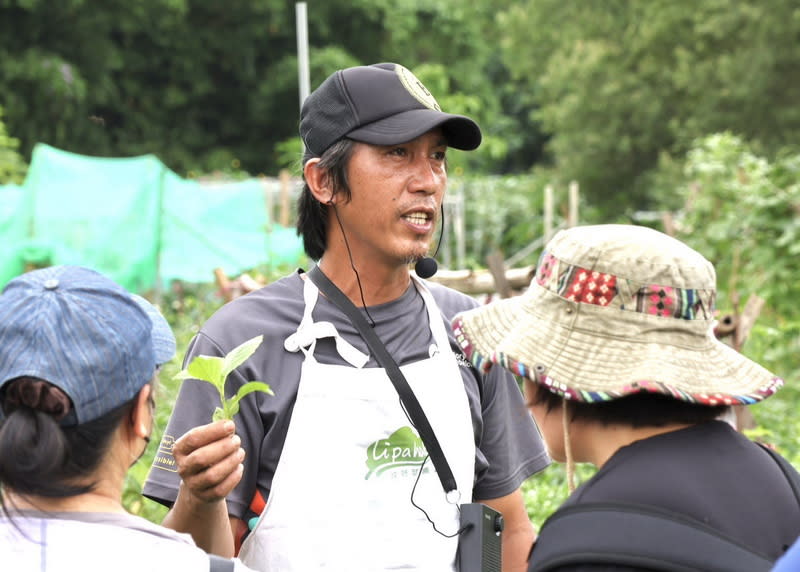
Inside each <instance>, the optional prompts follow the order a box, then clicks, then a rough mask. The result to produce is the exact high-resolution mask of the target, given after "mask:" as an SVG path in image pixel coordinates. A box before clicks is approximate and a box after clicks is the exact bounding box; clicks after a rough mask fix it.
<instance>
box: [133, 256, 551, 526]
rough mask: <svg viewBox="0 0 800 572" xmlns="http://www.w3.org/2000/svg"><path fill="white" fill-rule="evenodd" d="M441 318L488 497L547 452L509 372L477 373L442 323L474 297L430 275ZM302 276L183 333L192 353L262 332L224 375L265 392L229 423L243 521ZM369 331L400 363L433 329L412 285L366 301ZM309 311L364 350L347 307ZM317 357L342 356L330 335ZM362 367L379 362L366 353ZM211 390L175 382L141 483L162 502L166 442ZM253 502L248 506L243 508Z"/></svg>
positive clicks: (287, 406)
mask: <svg viewBox="0 0 800 572" xmlns="http://www.w3.org/2000/svg"><path fill="white" fill-rule="evenodd" d="M426 284H427V286H428V288H429V289H430V290H431V292H432V294H433V297H434V299H435V300H436V303H437V304H438V306H439V308H440V310H441V312H442V319H443V320H444V321H445V323H446V324H447V331H448V336H449V339H450V345H451V347H452V348H453V351H454V352H455V353H456V357H457V359H458V361H459V365H460V367H459V370H460V372H461V377H462V378H463V381H464V386H465V388H466V392H467V396H468V399H469V404H470V410H471V414H472V423H473V427H474V438H475V446H476V450H477V456H476V464H475V473H476V474H475V483H474V491H473V495H474V499H475V500H488V499H493V498H497V497H501V496H504V495H506V494H509V493H511V492H513V491H514V490H516V489H517V488H518V487H519V486H520V484H521V483H522V482H523V481H524V480H525V479H526V478H528V477H529V476H531V475H532V474H534V473H536V472H538V471H540V470H542V469H544V468H545V467H546V466H547V465H548V463H549V458H548V457H547V454H546V452H545V450H544V446H543V444H542V441H541V439H540V437H539V434H538V431H537V429H536V427H535V425H534V423H533V421H532V419H531V417H530V414H529V413H528V411H527V409H526V407H525V404H524V402H523V400H522V395H521V392H520V391H519V386H518V385H517V382H516V380H515V378H514V377H513V376H511V375H510V374H508V373H506V372H505V370H503V369H502V368H492V370H491V371H490V373H489V374H487V375H485V376H484V375H481V374H479V373H478V372H477V371H476V370H475V369H474V368H473V367H472V366H471V365H470V364H469V362H468V361H467V360H466V358H464V356H463V354H462V353H461V351H460V349H459V348H458V345H457V343H456V341H455V338H454V337H453V335H452V332H451V329H450V327H449V323H450V318H452V317H453V316H454V315H455V314H456V313H458V312H460V311H464V310H467V309H469V308H472V307H475V306H476V305H477V302H476V301H475V300H474V299H473V298H471V297H469V296H466V295H464V294H461V293H460V292H457V291H455V290H452V289H450V288H446V287H444V286H441V285H439V284H435V283H431V282H428V283H426ZM304 307H305V305H304V301H303V279H302V278H301V276H300V272H297V273H293V274H291V275H289V276H287V277H285V278H282V279H281V280H278V281H276V282H274V283H272V284H269V285H268V286H266V287H264V288H262V289H260V290H258V291H256V292H252V293H250V294H248V295H246V296H243V297H241V298H237V299H236V300H234V301H233V302H230V303H229V304H226V305H225V306H223V307H222V308H221V309H220V310H219V311H218V312H217V313H215V314H214V315H213V316H212V317H211V318H210V319H209V320H208V322H206V324H205V325H204V326H203V328H202V329H201V331H200V332H199V333H198V334H197V336H196V337H195V338H194V339H193V340H192V343H191V345H190V347H189V350H188V351H187V354H186V358H185V361H186V363H188V361H189V360H190V359H191V358H192V357H193V356H196V355H212V356H213V355H216V356H221V355H225V354H226V353H227V352H228V351H230V350H231V349H232V348H234V347H236V346H238V345H239V344H241V343H242V342H244V341H246V340H248V339H250V338H253V337H255V336H258V335H262V334H263V336H264V340H263V342H262V344H261V346H260V347H259V348H258V350H256V353H255V354H253V356H252V357H251V358H250V359H248V360H247V361H246V362H245V363H244V364H243V365H242V366H241V367H239V368H238V369H237V370H236V371H235V372H233V373H232V374H231V375H230V377H229V378H228V385H227V394H228V395H231V394H233V393H235V391H236V389H237V388H238V387H239V386H240V385H242V384H243V383H245V382H247V381H253V380H255V381H263V382H265V383H268V384H269V385H270V386H271V388H272V390H273V391H274V393H275V394H274V395H267V394H264V393H260V392H258V393H252V394H250V395H248V396H247V397H245V398H244V399H243V400H242V401H241V409H240V412H239V414H238V415H237V417H236V419H235V422H236V431H237V434H238V435H239V436H240V437H241V439H242V446H243V447H244V449H245V450H246V453H247V456H246V457H245V458H246V461H245V470H244V475H243V477H242V480H241V482H240V483H239V485H238V486H237V487H236V489H235V490H234V491H233V492H232V493H231V494H230V495H229V496H228V512H229V513H230V514H231V515H232V516H235V517H238V518H241V519H243V520H245V521H247V520H249V519H250V518H252V517H253V516H255V513H257V512H258V511H259V504H260V503H259V501H255V502H254V493H255V492H256V491H257V492H258V493H260V496H261V499H262V500H263V499H266V498H267V496H268V494H269V490H270V487H271V483H272V477H273V475H274V473H275V469H276V467H277V464H278V459H279V458H280V455H281V450H282V447H283V443H284V440H285V438H286V433H287V429H288V427H289V419H290V417H291V414H292V408H293V405H294V401H295V396H296V394H297V387H298V383H299V379H300V367H301V364H302V362H303V358H304V356H303V353H302V352H295V353H292V352H289V351H287V350H285V349H284V345H283V344H284V340H285V339H286V338H287V337H289V336H290V335H291V334H293V333H294V332H295V331H296V329H297V326H298V325H299V323H300V320H301V318H302V316H303V310H304ZM368 312H369V316H370V317H371V319H372V320H373V321H374V322H375V332H376V333H377V335H378V337H379V338H380V339H381V341H382V342H383V343H384V345H385V346H386V348H387V350H388V351H389V353H390V354H391V355H392V356H393V357H394V359H395V361H397V363H398V364H399V365H404V364H407V363H412V362H416V361H419V360H422V359H426V358H427V357H428V349H429V347H430V345H431V344H432V343H433V336H432V334H431V331H430V328H429V327H428V318H427V311H426V308H425V303H424V301H423V300H422V297H421V296H420V294H419V292H417V289H416V288H415V287H414V286H413V284H412V285H410V286H409V288H408V290H406V292H405V293H404V294H403V295H402V296H401V297H400V298H398V299H396V300H394V301H392V302H388V303H386V304H381V305H378V306H371V307H369V308H368ZM313 317H314V320H315V321H329V322H331V323H333V324H334V325H335V326H336V328H337V330H338V332H339V334H340V335H341V336H342V337H343V338H345V339H346V340H347V341H348V342H350V343H351V344H353V345H354V346H355V347H356V348H358V349H359V350H361V351H362V352H364V353H365V354H369V353H370V352H369V350H368V348H367V345H366V343H365V342H364V340H363V339H362V338H361V337H360V335H359V334H358V331H357V330H356V328H355V326H353V325H352V324H351V323H350V321H349V319H348V318H347V316H346V315H345V314H344V313H342V311H341V310H339V309H338V308H337V307H336V306H335V305H333V304H332V303H331V302H329V301H328V300H327V299H326V298H325V297H323V296H320V297H319V300H318V301H317V304H316V306H315V308H314V311H313ZM314 355H315V357H316V359H317V361H319V362H320V363H325V364H340V365H346V362H344V361H343V360H342V359H341V357H340V356H339V354H338V353H337V352H336V350H335V346H334V342H333V340H332V339H321V340H319V341H318V342H317V346H316V351H315V353H314ZM366 367H378V364H377V363H376V362H375V360H374V359H373V358H372V357H371V358H370V361H369V362H368V364H367V366H366ZM218 405H219V396H218V394H217V391H216V389H215V388H213V387H212V386H211V385H210V384H208V383H205V382H201V381H197V380H192V379H189V380H186V381H185V382H184V383H183V385H182V386H181V389H180V393H179V395H178V399H177V401H176V403H175V408H174V410H173V412H172V417H171V419H170V421H169V424H168V426H167V429H166V431H165V433H164V437H163V439H162V442H161V446H160V448H159V451H158V454H157V455H156V458H155V460H154V463H153V467H152V469H151V471H150V474H149V476H148V479H147V482H146V483H145V487H144V494H145V495H146V496H147V497H149V498H152V499H154V500H156V501H158V502H161V503H163V504H167V505H170V504H171V503H172V502H173V501H174V500H175V497H176V496H177V493H178V486H179V483H180V478H179V476H178V474H177V472H176V467H175V461H174V459H173V457H172V454H171V451H172V444H173V443H174V441H175V440H176V439H177V438H179V437H180V436H181V435H183V434H184V433H185V432H186V431H188V430H189V429H191V428H192V427H195V426H198V425H204V424H206V423H209V422H210V420H211V416H212V413H213V411H214V408H215V407H217V406H218ZM251 504H253V508H254V509H255V510H253V509H251Z"/></svg>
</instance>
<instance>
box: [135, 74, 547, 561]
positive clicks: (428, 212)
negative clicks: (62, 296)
mask: <svg viewBox="0 0 800 572" xmlns="http://www.w3.org/2000/svg"><path fill="white" fill-rule="evenodd" d="M300 135H301V137H302V139H303V142H304V145H305V153H304V170H303V174H304V183H305V184H304V187H303V190H302V192H301V196H300V198H299V201H298V231H299V233H300V234H302V236H303V241H304V245H305V250H306V253H307V254H308V256H309V258H310V259H312V260H315V261H318V266H317V267H316V268H315V269H313V270H312V272H310V273H309V274H305V273H303V272H302V271H299V272H296V273H294V274H292V275H290V276H288V277H285V278H283V279H281V280H278V281H276V282H274V283H272V284H270V285H268V286H266V287H265V288H263V289H261V290H259V291H256V292H253V293H251V294H248V295H247V296H243V297H240V298H238V299H236V300H234V301H233V302H231V303H229V304H227V305H226V306H224V307H223V308H222V309H221V310H220V311H219V312H217V313H216V314H215V315H214V316H212V317H211V319H210V320H209V321H208V322H206V324H205V325H204V326H203V328H202V330H201V331H200V333H199V334H198V335H197V336H196V338H195V339H194V340H193V341H192V345H191V347H190V348H189V351H188V352H187V359H189V358H191V357H192V356H196V355H212V356H222V355H225V353H226V352H229V351H231V350H232V349H233V348H234V347H236V346H237V345H239V344H241V343H242V342H244V341H245V340H247V339H250V338H252V337H254V336H256V335H262V334H263V335H264V340H263V342H262V344H261V345H260V346H259V348H258V349H257V350H256V352H255V353H254V354H253V356H252V358H251V359H249V360H248V362H246V363H245V364H243V365H242V367H240V368H239V369H238V370H237V371H235V372H233V374H232V375H231V377H230V379H229V380H228V391H230V392H234V391H236V388H237V387H238V386H240V385H242V384H243V383H245V382H246V380H248V379H263V380H265V381H267V382H268V383H269V384H270V386H271V387H272V389H273V391H274V393H275V395H274V396H270V397H269V398H264V399H253V400H245V401H244V402H242V408H241V411H240V413H239V414H238V415H237V418H236V423H235V429H236V433H237V436H236V437H235V438H234V439H233V440H232V439H231V437H232V435H233V431H234V426H233V424H229V425H228V426H227V428H226V426H225V425H224V424H221V423H219V424H213V423H212V424H210V425H208V420H209V419H211V414H212V411H213V410H214V407H215V405H216V402H215V395H214V393H213V392H211V391H209V389H208V387H206V386H207V385H208V384H203V383H197V381H196V380H192V379H188V380H186V381H185V382H184V383H183V385H182V387H181V391H180V395H179V397H178V400H177V402H176V404H175V408H174V410H173V413H172V417H171V419H170V422H169V426H168V428H167V431H166V438H167V439H169V440H172V439H177V440H176V442H175V446H174V448H173V456H172V457H168V458H166V461H168V462H165V457H164V456H162V455H160V456H159V459H157V460H156V462H155V463H154V466H153V470H152V471H151V473H150V476H149V479H148V482H147V484H146V486H145V489H144V492H145V494H146V495H148V496H150V497H151V498H154V499H156V500H159V501H160V502H163V503H165V504H167V505H171V506H172V508H171V511H170V512H169V514H168V515H167V517H166V519H165V520H164V524H166V525H168V526H173V527H175V528H176V529H178V530H188V531H191V532H192V534H193V535H195V538H196V539H197V540H198V543H200V544H201V545H202V546H204V547H205V548H206V549H207V550H210V551H212V552H217V553H219V554H233V553H236V550H239V547H238V542H239V538H240V537H241V534H242V532H246V531H248V528H251V530H249V532H246V534H247V536H246V538H245V539H244V543H243V545H242V546H241V551H240V552H239V554H240V556H241V557H242V559H243V560H244V561H245V562H247V563H249V564H250V565H251V566H254V567H257V568H258V569H259V570H280V571H281V572H284V571H292V570H302V571H312V570H320V569H323V568H324V569H333V570H351V571H361V570H363V571H370V572H372V571H377V570H388V569H397V568H403V569H406V570H422V569H424V570H431V571H433V570H453V569H454V560H455V556H456V551H457V545H458V535H459V528H460V527H459V521H458V510H459V508H458V505H457V504H456V503H450V502H448V498H447V496H446V495H445V493H444V491H443V486H442V485H441V484H440V482H439V480H438V476H437V473H436V471H435V470H434V467H433V466H432V463H431V460H430V459H427V455H426V452H425V451H426V450H425V447H424V446H423V442H422V440H421V439H420V437H419V433H417V431H416V430H415V429H413V428H412V423H411V422H410V420H409V418H408V417H407V416H406V414H405V412H404V409H403V407H402V406H401V404H400V400H399V398H398V393H397V391H396V390H395V389H394V387H393V386H392V385H391V382H390V380H389V377H388V375H387V373H386V370H385V369H384V368H383V367H382V366H380V365H379V363H378V361H377V360H376V358H375V357H374V356H372V355H370V351H369V347H368V345H367V343H366V342H365V339H364V338H362V336H361V334H360V333H359V330H357V329H356V327H355V325H354V324H353V323H351V321H350V319H349V318H348V316H347V314H345V313H344V312H343V311H342V310H341V309H340V308H339V307H338V306H337V305H336V304H334V303H333V302H332V301H331V299H330V298H329V297H328V296H327V295H325V294H323V295H320V293H319V288H318V284H317V282H316V280H317V278H315V276H318V275H316V272H317V271H322V272H324V275H325V276H327V278H328V279H329V280H330V281H331V282H332V283H333V284H334V286H335V287H337V288H338V289H339V290H341V291H342V292H343V293H344V295H345V296H346V297H347V298H348V299H349V300H350V301H352V303H353V304H354V305H356V306H357V307H359V309H360V311H362V312H363V314H364V316H365V318H366V319H367V320H368V321H369V322H370V325H369V326H368V327H371V328H372V330H373V331H374V332H375V334H376V335H377V337H378V338H380V340H381V341H382V342H383V343H384V344H385V346H386V349H387V351H388V353H389V354H390V355H391V356H392V357H393V358H394V360H395V361H396V362H397V364H398V365H399V366H400V367H401V368H402V371H403V373H404V375H405V377H406V378H407V380H408V383H409V385H411V386H412V387H413V388H414V393H415V395H416V396H417V398H418V399H419V401H420V403H421V404H422V406H423V408H424V411H425V414H426V416H427V418H428V420H429V421H430V424H431V426H432V427H433V428H434V433H435V434H436V437H437V439H438V441H439V442H440V444H441V445H442V450H443V452H444V454H445V455H446V457H447V460H448V464H449V465H450V466H451V469H452V472H453V473H454V477H455V480H456V482H457V485H458V487H457V491H458V493H459V494H460V497H461V499H460V501H459V503H470V502H473V499H474V500H475V502H479V501H480V502H484V503H485V504H487V505H490V506H491V507H492V508H495V509H497V510H499V511H500V512H501V513H503V517H504V519H505V523H506V524H505V530H504V532H503V538H502V558H503V565H504V569H505V570H524V569H525V567H526V566H527V553H528V550H529V547H530V544H531V542H532V541H533V537H534V532H533V528H532V526H531V523H530V522H529V520H528V517H527V513H526V511H525V508H524V503H523V500H522V494H521V492H520V490H519V487H520V485H521V483H522V482H523V481H524V480H525V479H526V478H527V477H529V476H530V475H532V474H534V473H536V472H537V471H540V470H542V469H543V468H545V467H546V466H547V464H548V463H549V459H548V457H547V454H546V452H545V450H544V445H543V443H542V441H541V439H540V437H539V436H538V434H537V432H536V428H535V426H534V424H533V422H532V420H531V419H530V416H529V415H528V414H527V411H526V409H525V404H524V401H523V399H522V395H521V392H520V391H519V386H518V385H517V383H516V380H515V379H514V377H513V376H512V375H510V374H508V373H507V372H502V371H495V372H492V373H491V374H489V375H487V376H483V375H481V374H480V373H479V372H478V371H477V370H476V369H475V368H473V367H471V365H470V364H469V362H467V361H466V359H465V358H464V356H463V355H461V353H460V352H459V351H458V348H457V346H456V345H455V338H454V337H453V334H452V331H451V330H450V327H449V325H450V324H449V318H450V317H452V316H453V315H455V314H456V313H457V312H458V311H461V310H465V309H468V308H472V307H475V306H476V305H477V302H476V301H474V300H473V299H472V298H469V297H467V296H465V295H463V294H461V293H458V292H456V291H454V290H452V289H449V288H445V287H443V286H441V285H438V284H435V283H432V282H426V281H424V280H423V279H421V278H420V276H421V275H422V274H427V275H428V276H430V275H431V273H430V263H427V264H426V265H427V266H428V268H427V270H428V272H423V271H422V270H424V269H422V267H421V266H416V267H415V269H416V272H412V271H411V268H410V267H409V265H410V264H413V263H415V262H417V261H419V260H420V259H421V258H424V257H425V255H426V253H427V252H428V250H429V247H430V245H431V242H432V241H433V237H434V234H435V232H434V229H435V227H436V223H437V219H438V216H439V212H440V209H441V206H442V201H443V197H444V192H445V187H446V183H447V171H446V160H445V159H446V154H447V151H448V148H450V147H454V148H457V149H463V150H471V149H474V148H476V147H477V146H478V145H479V144H480V141H481V132H480V128H479V127H478V125H477V124H476V123H475V122H474V121H473V120H472V119H470V118H468V117H465V116H462V115H455V114H450V113H446V112H444V111H442V110H441V108H440V106H439V105H438V103H437V102H436V100H435V98H434V97H433V95H432V94H431V93H430V92H429V91H428V90H427V89H426V88H425V86H424V85H423V84H422V83H421V82H420V81H419V80H418V79H417V78H416V77H415V76H414V75H413V73H412V72H411V71H409V70H408V69H407V68H405V67H403V66H401V65H399V64H396V63H381V64H375V65H368V66H356V67H352V68H348V69H343V70H339V71H336V72H334V73H333V74H331V75H330V77H328V78H327V79H326V80H325V81H323V82H322V84H321V85H320V86H319V87H318V88H317V89H316V90H315V91H314V92H313V93H312V94H311V95H310V96H309V97H308V98H307V100H306V101H305V103H304V104H303V106H302V109H301V114H300ZM423 266H425V265H423ZM212 389H213V388H212ZM242 450H243V451H245V454H242V453H241V452H240V451H242ZM392 452H394V453H392ZM398 455H399V457H398ZM242 458H244V459H245V461H244V463H242ZM201 459H202V460H201ZM209 459H211V460H216V461H218V462H217V463H215V464H214V463H210V464H209V462H208V461H209ZM426 459H427V460H426ZM173 463H174V464H173ZM176 466H177V468H178V471H177V472H176V471H175V467H176ZM320 479H322V482H324V484H325V486H324V489H325V491H328V492H326V493H320V492H319V491H320V488H319V486H320V485H319V483H320V482H321V481H320ZM181 483H183V484H181ZM173 503H174V504H173ZM265 506H266V509H265V508H264V507H265ZM208 515H213V516H208ZM259 515H260V518H258V517H259ZM428 517H430V518H428ZM209 523H214V529H213V530H214V531H216V532H213V533H212V532H209V530H210V529H209V528H208V524H209ZM229 523H230V524H229ZM245 523H246V524H245ZM248 525H249V526H248ZM230 528H232V529H233V530H230ZM411 547H413V549H412V548H411Z"/></svg>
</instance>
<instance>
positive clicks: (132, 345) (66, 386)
mask: <svg viewBox="0 0 800 572" xmlns="http://www.w3.org/2000/svg"><path fill="white" fill-rule="evenodd" d="M162 319H163V318H162ZM154 330H157V331H158V334H157V335H156V337H157V338H158V337H160V338H164V337H167V338H171V344H172V345H171V346H169V343H168V341H169V340H167V342H165V341H164V340H163V339H162V341H161V342H159V344H160V345H158V344H156V347H154V343H153V337H154V334H153V332H154ZM174 343H175V342H174V337H172V333H171V331H170V330H169V326H166V330H164V329H163V325H154V321H153V320H152V319H151V318H150V316H149V315H148V312H147V310H146V309H145V308H144V307H143V306H141V305H140V303H139V302H137V301H136V300H134V298H133V297H132V295H131V294H130V293H129V292H128V291H127V290H125V289H124V288H122V287H121V286H120V285H118V284H117V283H115V282H114V281H112V280H110V279H109V278H107V277H105V276H103V275H102V274H99V273H98V272H95V271H94V270H90V269H88V268H83V267H79V266H53V267H49V268H44V269H41V270H35V271H32V272H28V273H26V274H23V275H21V276H19V277H17V278H15V279H14V280H12V281H11V282H9V283H8V285H7V286H6V287H5V289H4V290H3V293H2V294H0V392H2V390H3V387H4V386H5V384H6V383H8V382H9V381H11V380H13V379H16V378H18V377H34V378H38V379H42V380H44V381H47V382H48V383H51V384H53V385H55V386H56V387H58V388H60V389H61V390H62V391H63V392H64V393H65V394H66V395H67V396H68V397H69V398H70V400H71V401H72V409H71V410H70V411H69V413H68V414H67V416H66V417H65V418H64V419H62V421H61V425H65V426H68V425H79V424H82V423H86V422H88V421H92V420H94V419H97V418H98V417H101V416H102V415H105V414H106V413H108V412H110V411H112V410H113V409H116V408H117V407H119V406H121V405H123V404H124V403H126V402H128V401H130V400H131V399H133V398H134V397H135V396H136V394H137V393H138V392H139V390H140V389H141V388H142V387H143V386H144V385H145V384H147V383H149V382H150V381H151V380H152V378H153V376H154V374H155V369H156V365H157V364H158V363H160V362H159V361H158V360H159V359H163V358H164V356H166V355H167V353H168V351H169V347H171V348H172V351H173V352H174ZM171 357H172V356H171V355H170V358H171ZM166 361H169V360H166Z"/></svg>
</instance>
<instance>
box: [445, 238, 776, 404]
mask: <svg viewBox="0 0 800 572" xmlns="http://www.w3.org/2000/svg"><path fill="white" fill-rule="evenodd" d="M715 298H716V274H715V272H714V267H713V265H712V264H711V263H710V262H709V261H708V260H706V259H705V258H703V256H701V255H700V254H699V253H697V252H696V251H694V250H692V249H691V248H689V247H688V246H687V245H685V244H683V243H682V242H680V241H678V240H676V239H674V238H671V237H669V236H667V235H666V234H663V233H661V232H658V231H656V230H653V229H650V228H646V227H641V226H633V225H598V226H582V227H575V228H571V229H568V230H562V231H560V232H559V233H558V234H556V235H555V237H553V239H552V240H551V241H550V242H549V243H548V244H547V246H546V247H545V250H544V252H543V254H542V256H541V258H540V260H539V264H538V267H537V270H536V276H535V277H534V279H533V280H532V282H531V285H530V287H529V288H528V290H527V291H526V292H525V293H524V294H522V295H519V296H515V297H512V298H508V299H505V300H500V301H497V302H493V303H491V304H488V305H485V306H482V307H480V308H476V309H474V310H470V311H467V312H462V313H461V314H458V315H457V316H456V317H455V318H454V319H453V328H454V332H455V335H456V339H457V340H458V342H459V344H460V345H461V348H462V350H463V351H464V352H465V354H466V355H467V357H468V358H469V359H470V361H472V363H473V364H475V366H476V367H478V368H479V369H481V370H484V371H486V370H488V369H489V367H491V365H492V364H495V363H497V364H500V365H501V366H503V367H506V368H507V369H509V370H511V371H512V372H514V373H516V374H518V375H521V376H524V377H527V378H529V379H531V380H533V381H537V382H538V383H541V384H543V385H545V386H546V387H548V388H549V389H550V390H551V391H553V392H554V393H557V394H559V395H562V396H564V397H566V398H568V399H570V400H575V401H583V402H600V401H609V400H612V399H617V398H619V397H623V396H625V395H628V394H632V393H637V392H643V391H647V392H657V393H664V394H667V395H671V396H673V397H675V398H676V399H682V400H684V401H688V402H693V403H702V404H706V405H724V404H728V405H732V404H740V403H742V404H749V403H755V402H757V401H760V400H762V399H764V398H765V397H768V396H770V395H772V394H773V393H775V391H777V390H778V389H779V388H780V387H781V386H782V385H783V380H782V379H780V378H778V377H776V376H775V375H773V374H772V373H770V372H769V371H767V370H766V369H764V368H763V367H761V366H760V365H758V364H757V363H755V362H753V361H751V360H750V359H748V358H746V357H744V356H743V355H742V354H740V353H738V352H736V351H735V350H733V349H732V348H730V347H728V346H727V345H725V344H723V343H722V342H720V341H718V340H717V339H716V337H715V336H714V332H713V327H714V321H715V320H714V304H715Z"/></svg>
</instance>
